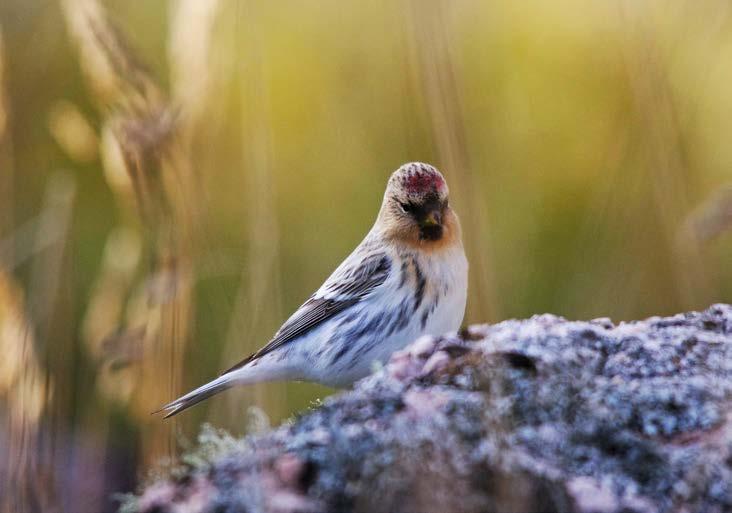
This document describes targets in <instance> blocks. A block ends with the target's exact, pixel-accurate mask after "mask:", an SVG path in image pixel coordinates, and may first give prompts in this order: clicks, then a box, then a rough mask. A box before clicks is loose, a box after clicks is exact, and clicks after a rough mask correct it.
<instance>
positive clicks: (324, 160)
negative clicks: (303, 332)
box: [0, 0, 732, 513]
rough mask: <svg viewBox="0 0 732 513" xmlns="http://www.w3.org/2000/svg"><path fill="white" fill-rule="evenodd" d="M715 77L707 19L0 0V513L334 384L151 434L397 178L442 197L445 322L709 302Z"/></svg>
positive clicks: (62, 493)
mask: <svg viewBox="0 0 732 513" xmlns="http://www.w3.org/2000/svg"><path fill="white" fill-rule="evenodd" d="M731 83H732V7H730V5H729V3H728V2H726V1H724V0H701V1H699V0H696V1H681V0H675V1H667V2H651V1H647V2H638V1H631V0H628V1H607V2H600V1H593V2H587V1H586V0H567V1H560V2H557V1H550V0H536V1H534V0H532V1H529V2H511V1H508V0H506V1H498V0H496V1H477V0H459V1H447V0H445V1H437V0H429V1H422V0H399V1H387V0H382V1H375V2H344V1H343V0H327V1H326V0H318V1H315V2H306V1H290V0H288V1H281V2H267V1H264V0H257V1H254V0H252V1H245V0H218V1H217V0H177V1H171V2H164V1H158V2H129V1H125V0H114V1H108V2H96V1H92V0H61V1H52V0H30V1H29V0H3V1H2V3H0V351H1V352H2V354H1V356H0V420H1V421H2V424H0V461H2V463H0V505H1V506H2V508H3V511H8V512H10V511H12V512H26V511H74V512H76V513H84V512H87V511H88V512H98V511H113V510H114V509H115V508H116V502H115V500H114V498H113V497H112V493H113V492H117V491H130V490H133V489H134V488H135V486H136V484H137V483H139V482H140V480H141V479H144V477H145V476H146V475H148V472H150V469H152V468H154V467H155V466H156V465H158V464H159V463H160V462H164V461H166V460H174V459H175V457H176V455H178V454H179V452H180V451H181V450H183V449H184V448H185V447H186V446H187V445H190V444H191V443H192V440H195V437H196V435H197V433H198V431H199V428H200V425H201V423H202V422H203V421H210V422H212V423H213V424H214V425H216V426H220V427H224V428H227V429H229V430H231V431H232V433H234V434H236V435H241V434H244V433H246V432H248V431H252V430H257V429H261V428H262V427H263V426H266V425H268V424H272V425H275V424H278V423H280V422H282V421H283V420H286V419H288V418H290V417H291V416H292V415H293V413H294V412H298V411H302V410H303V409H306V408H308V407H310V406H311V405H313V404H314V403H315V402H316V401H317V400H318V399H319V398H322V397H324V396H325V395H327V394H330V393H332V390H330V389H326V388H323V387H318V386H315V385H308V384H300V383H288V384H266V385H260V386H252V387H249V388H246V389H241V390H236V391H231V392H228V393H226V394H223V395H221V396H217V397H216V398H215V399H213V400H210V401H207V402H205V403H203V404H202V405H200V406H197V407H196V408H194V409H192V410H190V411H189V412H186V413H185V414H183V415H180V416H179V417H176V418H174V419H172V420H169V421H165V422H163V421H162V420H161V419H160V418H159V417H152V416H151V415H150V412H151V411H153V410H155V409H157V408H159V407H160V406H161V405H162V404H164V403H165V402H167V401H169V400H171V399H173V398H175V397H177V396H178V395H180V394H181V393H182V392H185V391H187V390H188V389H190V388H192V387H195V386H198V385H200V384H202V383H203V382H205V381H208V380H209V379H211V378H212V377H214V376H216V375H217V374H218V372H219V371H221V370H222V369H225V368H227V367H229V366H231V365H233V364H234V363H236V362H237V361H239V360H240V359H241V358H243V357H244V356H246V355H248V354H249V353H250V352H252V351H254V350H256V349H257V348H259V347H260V346H261V345H263V344H264V343H265V342H266V341H267V340H268V339H269V337H270V336H271V335H272V333H273V332H274V331H275V330H276V329H277V328H278V327H279V325H280V323H281V322H282V321H283V320H284V319H285V318H286V317H287V315H288V313H289V312H291V311H292V310H293V309H294V308H296V307H297V306H298V305H299V304H300V303H302V302H303V300H304V299H306V298H307V297H308V296H309V295H310V293H311V292H312V291H314V290H315V289H316V288H317V287H318V286H319V285H320V284H321V282H322V281H323V279H324V278H326V277H327V276H328V274H329V273H330V272H331V271H332V270H333V269H334V267H335V266H336V265H337V264H338V263H340V262H341V260H342V259H343V258H344V257H345V256H346V255H347V254H348V253H349V252H350V250H351V249H352V248H353V247H354V246H355V245H356V244H358V242H359V241H360V240H361V238H362V237H363V236H364V234H365V233H366V232H367V230H368V229H369V227H370V225H371V223H372V222H373V220H374V217H375V215H376V212H377V209H378V207H379V204H380V201H381V195H382V193H383V188H384V185H385V183H386V179H387V177H388V176H389V174H390V173H391V172H392V171H393V170H394V169H396V168H397V167H398V166H399V165H401V164H402V163H404V162H408V161H413V160H421V161H426V162H430V163H433V164H435V165H436V166H438V167H439V168H440V169H441V170H442V171H443V172H444V174H445V175H446V176H447V179H448V182H449V183H450V186H451V192H452V198H451V203H452V204H453V205H454V206H455V208H456V209H457V210H458V212H459V213H460V215H461V216H462V219H463V225H464V230H465V241H466V245H467V250H468V255H469V260H470V263H471V276H470V297H469V306H468V312H467V315H466V322H469V323H476V322H497V321H500V320H501V319H504V318H509V317H525V316H530V315H532V314H535V313H543V312H552V313H556V314H560V315H563V316H566V317H569V318H578V319H587V318H594V317H600V316H602V317H611V318H612V319H613V320H615V321H620V320H629V319H634V318H639V317H645V316H649V315H657V314H658V315H662V314H673V313H676V312H679V311H683V310H687V309H702V308H705V307H706V306H708V305H709V304H711V303H713V302H719V301H729V300H730V295H731V294H732V266H730V265H729V263H730V261H732V237H730V236H729V235H728V234H727V233H726V230H727V229H728V228H729V227H730V226H732V186H731V185H730V184H732V142H731V139H730V136H731V134H732V88H731V87H730V84H731ZM3 488H4V490H3Z"/></svg>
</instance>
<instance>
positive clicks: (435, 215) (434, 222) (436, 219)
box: [421, 210, 442, 228]
mask: <svg viewBox="0 0 732 513" xmlns="http://www.w3.org/2000/svg"><path fill="white" fill-rule="evenodd" d="M421 224H422V227H423V228H431V227H433V226H440V225H441V224H442V213H441V212H440V211H439V210H432V211H430V212H429V213H428V214H427V215H426V216H425V217H424V219H422V223H421Z"/></svg>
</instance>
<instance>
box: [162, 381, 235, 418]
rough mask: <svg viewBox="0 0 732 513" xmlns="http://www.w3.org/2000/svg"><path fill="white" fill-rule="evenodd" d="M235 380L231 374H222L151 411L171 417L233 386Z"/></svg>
mask: <svg viewBox="0 0 732 513" xmlns="http://www.w3.org/2000/svg"><path fill="white" fill-rule="evenodd" d="M234 384H235V381H234V379H232V376H230V375H227V374H224V375H223V376H221V377H219V378H217V379H215V380H213V381H211V382H209V383H206V384H205V385H203V386H200V387H198V388H197V389H195V390H192V391H191V392H188V393H187V394H186V395H184V396H182V397H179V398H178V399H176V400H175V401H172V402H170V403H168V404H166V405H165V406H163V407H162V408H160V409H159V410H158V411H156V412H153V413H165V417H164V418H166V419H167V418H168V417H172V416H173V415H176V414H178V413H180V412H182V411H183V410H186V409H188V408H190V407H191V406H193V405H194V404H198V403H200V402H201V401H203V400H204V399H208V398H209V397H211V396H212V395H216V394H218V393H219V392H223V391H224V390H226V389H227V388H231V387H232V386H234Z"/></svg>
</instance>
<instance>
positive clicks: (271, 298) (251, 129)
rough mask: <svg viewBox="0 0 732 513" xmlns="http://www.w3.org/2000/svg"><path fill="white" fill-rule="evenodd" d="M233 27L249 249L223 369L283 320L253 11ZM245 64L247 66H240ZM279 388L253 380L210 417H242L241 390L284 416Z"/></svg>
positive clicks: (262, 75) (264, 91) (270, 163)
mask: <svg viewBox="0 0 732 513" xmlns="http://www.w3.org/2000/svg"><path fill="white" fill-rule="evenodd" d="M239 16H242V17H243V18H244V20H237V21H236V26H237V27H238V28H239V29H241V27H240V24H241V23H244V27H243V30H241V32H243V33H244V34H246V36H244V37H246V44H245V45H244V47H245V48H247V50H248V51H247V54H246V55H245V56H240V55H239V56H238V58H239V62H237V63H233V64H232V66H233V68H234V69H235V70H236V72H237V75H236V76H237V80H238V81H240V87H239V89H240V90H241V91H242V96H243V98H242V101H241V105H242V111H241V116H242V119H243V120H244V125H245V129H244V130H243V140H242V144H241V148H242V168H243V169H247V170H249V172H250V174H249V182H248V187H247V190H246V202H247V205H249V208H250V211H249V213H248V222H247V223H246V229H247V240H248V241H249V250H248V255H247V258H246V261H247V262H250V264H249V266H248V267H247V268H246V269H244V270H243V272H242V275H241V279H240V285H239V289H238V291H237V294H236V300H235V304H234V310H233V313H232V317H231V320H230V323H229V329H228V331H227V335H226V345H225V347H224V350H223V352H222V362H221V366H222V368H227V367H229V366H231V363H232V362H235V361H237V360H238V359H240V358H241V357H242V352H243V348H242V342H246V343H247V344H251V345H250V346H249V347H247V349H249V350H252V351H254V350H256V349H257V347H258V345H259V344H262V343H263V341H257V340H245V339H244V337H243V334H246V333H252V332H261V331H263V330H262V329H258V328H260V327H261V326H265V327H273V326H277V323H279V322H281V321H282V313H283V312H282V304H281V302H280V299H281V297H282V293H281V282H280V278H279V276H280V268H279V257H280V233H279V227H278V223H277V209H276V204H277V202H276V198H275V197H274V194H273V190H274V187H275V185H274V183H273V172H272V169H273V159H274V156H273V153H274V152H273V149H272V135H271V134H272V124H271V120H270V113H269V110H268V105H269V98H268V94H267V87H266V84H265V71H266V69H265V66H264V59H263V56H262V45H261V34H260V33H259V31H258V29H257V17H258V12H257V10H256V8H255V7H253V6H248V8H247V10H246V12H244V13H239V12H237V17H239ZM245 67H246V69H244V68H245ZM283 391H284V388H283V387H282V386H277V385H271V384H270V385H264V384H256V385H253V386H251V387H247V389H246V390H242V391H239V392H238V393H232V394H228V396H227V397H226V398H225V399H224V400H223V401H220V402H219V403H218V405H216V406H214V408H215V409H214V412H215V415H216V416H217V417H218V418H221V419H222V420H223V421H225V422H229V421H232V420H237V419H241V418H242V413H243V411H244V410H243V408H242V405H241V394H246V395H247V397H249V398H253V399H255V402H256V404H257V405H259V406H262V407H263V408H264V409H265V410H266V411H268V412H269V413H270V415H271V416H273V417H279V416H281V415H282V414H284V408H283V404H285V403H286V401H285V400H284V398H283V397H282V396H281V395H280V394H281V393H283Z"/></svg>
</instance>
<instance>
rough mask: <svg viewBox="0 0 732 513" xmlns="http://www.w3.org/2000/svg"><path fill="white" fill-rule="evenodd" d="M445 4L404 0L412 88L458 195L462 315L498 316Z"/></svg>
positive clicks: (441, 163)
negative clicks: (466, 282)
mask: <svg viewBox="0 0 732 513" xmlns="http://www.w3.org/2000/svg"><path fill="white" fill-rule="evenodd" d="M450 9H451V6H450V4H444V3H443V2H441V1H433V2H429V8H426V6H425V4H424V3H423V2H420V1H414V0H407V1H406V4H405V12H404V18H405V22H406V26H407V30H406V32H407V33H408V34H409V38H408V40H409V43H410V44H409V51H410V56H411V60H412V65H411V67H410V68H411V71H412V88H413V89H414V90H416V91H417V96H421V97H423V98H424V102H425V107H426V110H427V112H428V113H429V123H430V128H431V130H432V137H433V140H434V143H435V145H436V147H437V154H438V157H439V162H438V163H437V164H438V165H439V167H440V169H442V170H443V171H445V173H446V174H447V175H448V181H449V182H450V184H451V188H452V189H453V195H454V196H455V197H456V198H459V201H460V205H461V206H460V211H461V213H462V216H461V219H462V222H463V231H464V237H463V239H464V241H465V243H466V252H467V254H468V260H469V261H470V262H471V269H470V272H471V275H472V276H473V278H472V279H471V287H470V295H471V297H470V301H469V302H468V304H469V311H468V314H467V316H466V317H467V318H474V319H482V320H491V319H498V318H500V306H499V303H498V298H497V297H496V289H495V280H494V279H493V270H492V257H491V254H492V252H491V247H490V240H491V236H490V227H489V226H488V222H487V219H486V215H485V212H484V205H485V202H484V201H483V199H482V198H480V197H479V193H480V190H481V187H479V186H478V184H477V181H476V177H475V174H474V170H473V169H472V165H471V161H470V152H469V150H468V143H467V138H466V137H467V136H466V133H465V123H464V119H463V112H462V101H461V87H460V84H459V82H458V81H459V77H460V74H459V73H458V70H456V64H455V62H454V58H453V56H452V51H451V45H452V43H451V40H450V33H449V30H450V14H451V12H450Z"/></svg>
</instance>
